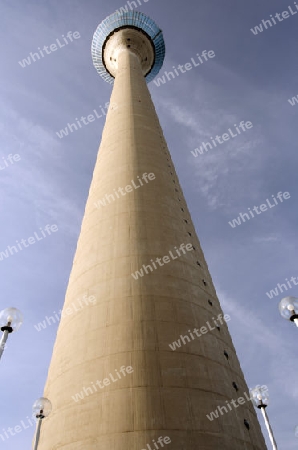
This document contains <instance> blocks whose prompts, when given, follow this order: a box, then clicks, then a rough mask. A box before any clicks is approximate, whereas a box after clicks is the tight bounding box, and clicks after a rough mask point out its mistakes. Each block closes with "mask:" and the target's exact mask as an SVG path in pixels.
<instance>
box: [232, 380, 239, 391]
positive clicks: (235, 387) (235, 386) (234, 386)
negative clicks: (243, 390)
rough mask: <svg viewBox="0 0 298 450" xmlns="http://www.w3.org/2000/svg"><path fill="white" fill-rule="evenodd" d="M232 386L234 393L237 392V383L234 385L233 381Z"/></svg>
mask: <svg viewBox="0 0 298 450" xmlns="http://www.w3.org/2000/svg"><path fill="white" fill-rule="evenodd" d="M232 385H233V388H234V389H235V391H236V392H238V391H239V388H238V386H237V383H235V381H233V383H232Z"/></svg>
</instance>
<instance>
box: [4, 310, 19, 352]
mask: <svg viewBox="0 0 298 450" xmlns="http://www.w3.org/2000/svg"><path fill="white" fill-rule="evenodd" d="M22 323H23V315H22V313H21V312H20V311H19V310H18V309H17V308H6V309H3V310H2V311H0V329H1V331H2V332H3V334H2V337H1V340H0V359H1V356H2V354H3V352H4V348H5V344H6V341H7V338H8V335H9V334H10V333H12V332H13V331H17V330H18V329H19V328H20V326H21V325H22Z"/></svg>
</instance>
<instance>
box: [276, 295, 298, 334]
mask: <svg viewBox="0 0 298 450" xmlns="http://www.w3.org/2000/svg"><path fill="white" fill-rule="evenodd" d="M278 308H279V312H280V314H281V316H282V317H283V318H284V319H287V320H290V321H291V322H294V323H295V324H296V326H297V327H298V298H295V297H285V298H283V299H282V300H281V301H280V303H279V305H278Z"/></svg>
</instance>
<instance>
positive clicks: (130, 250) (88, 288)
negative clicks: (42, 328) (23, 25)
mask: <svg viewBox="0 0 298 450" xmlns="http://www.w3.org/2000/svg"><path fill="white" fill-rule="evenodd" d="M164 55H165V46H164V40H163V35H162V32H161V30H160V29H159V28H158V27H157V25H156V24H155V23H154V22H153V21H152V20H151V19H150V18H148V17H146V16H145V15H144V14H142V13H140V12H138V11H132V12H129V13H127V14H122V15H121V14H118V13H114V14H112V15H111V16H109V17H107V18H106V19H105V20H103V22H102V23H101V24H100V25H99V26H98V28H97V30H96V31H95V34H94V38H93V42H92V58H93V62H94V66H95V68H96V70H97V71H98V73H99V74H100V76H101V77H102V78H103V79H104V80H105V81H107V82H109V83H113V90H112V94H111V101H110V106H109V110H108V113H107V117H106V123H105V126H104V130H103V133H102V140H101V144H100V148H99V152H98V157H97V161H96V164H95V168H94V173H93V178H92V181H91V186H90V191H89V195H88V199H87V203H86V208H85V213H84V217H83V221H82V226H81V231H80V235H79V239H78V244H77V249H76V252H75V256H74V261H73V266H72V270H71V274H70V278H69V283H68V287H67V291H66V296H65V303H64V306H63V311H62V318H61V322H60V325H59V329H58V332H57V338H56V342H55V346H54V351H53V355H52V360H51V364H50V368H49V372H48V377H47V382H46V386H45V391H44V396H45V397H47V398H49V399H50V400H51V402H52V405H53V411H52V413H51V415H50V416H49V417H48V418H47V419H45V420H44V423H43V426H42V429H41V437H40V443H39V450H144V449H146V450H159V449H162V448H166V449H169V450H182V449H183V450H198V449H200V450H242V449H243V450H265V449H266V445H265V442H264V439H263V436H262V434H261V430H260V426H259V423H258V421H257V417H256V414H255V411H254V408H253V405H252V404H251V402H250V401H245V403H244V404H241V405H238V407H237V408H234V407H232V406H231V401H232V400H233V399H237V398H239V397H240V396H241V397H244V392H246V393H248V388H247V385H246V382H245V379H244V376H243V373H242V370H241V368H240V365H239V362H238V358H237V355H236V351H235V348H234V346H233V342H232V340H231V337H230V334H229V331H228V328H227V324H226V320H223V317H224V314H223V311H222V309H221V307H220V303H219V300H218V298H217V295H216V291H215V288H214V286H213V283H212V279H211V276H210V274H209V271H208V266H207V263H206V261H205V258H204V254H203V251H202V249H201V246H200V242H199V239H198V237H197V235H196V231H195V228H194V225H193V223H192V218H191V216H190V213H189V210H188V207H187V204H186V201H185V198H184V196H183V192H182V189H181V186H180V184H179V180H178V177H177V174H176V172H175V168H174V165H173V162H172V160H171V156H170V152H169V150H168V147H167V143H166V140H165V138H164V135H163V132H162V129H161V126H160V123H159V119H158V116H157V114H156V111H155V108H154V105H153V102H152V99H151V96H150V93H149V90H148V86H147V82H149V81H151V80H152V79H153V78H154V77H155V76H156V74H157V73H158V72H159V70H160V68H161V66H162V63H163V60H164ZM91 297H92V299H95V300H94V301H92V302H86V303H85V304H83V306H84V307H81V308H78V310H77V311H75V312H73V313H72V314H68V313H67V311H69V310H70V309H72V310H73V305H74V304H76V302H78V301H80V304H82V302H83V300H82V299H84V298H87V299H88V298H90V299H91ZM208 324H209V325H208ZM195 330H196V331H195ZM174 342H176V343H177V345H176V347H175V345H173V343H174ZM228 405H230V406H229V408H228ZM217 407H220V408H221V411H222V412H220V414H219V413H218V412H217V414H218V418H213V419H212V420H211V419H208V417H207V415H210V413H211V412H212V411H215V410H216V409H217ZM247 423H249V429H248V428H247V426H245V424H246V425H247Z"/></svg>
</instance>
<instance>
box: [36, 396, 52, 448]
mask: <svg viewBox="0 0 298 450" xmlns="http://www.w3.org/2000/svg"><path fill="white" fill-rule="evenodd" d="M51 411H52V403H51V402H50V400H48V399H47V398H45V397H41V398H39V399H38V400H36V402H35V403H34V405H33V413H34V414H35V417H36V418H37V419H38V421H37V428H36V435H35V445H34V450H37V447H38V443H39V437H40V429H41V422H42V420H43V419H44V418H45V417H48V415H49V414H50V413H51Z"/></svg>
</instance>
